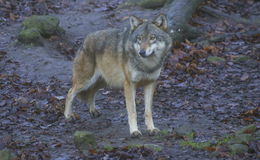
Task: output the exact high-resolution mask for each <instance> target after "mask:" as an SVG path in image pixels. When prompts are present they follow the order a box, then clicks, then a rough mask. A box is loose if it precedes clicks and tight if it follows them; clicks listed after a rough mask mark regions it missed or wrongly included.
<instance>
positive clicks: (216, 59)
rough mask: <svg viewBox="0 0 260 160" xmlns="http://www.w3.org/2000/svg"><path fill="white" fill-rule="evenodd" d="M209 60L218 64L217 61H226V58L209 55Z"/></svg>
mask: <svg viewBox="0 0 260 160" xmlns="http://www.w3.org/2000/svg"><path fill="white" fill-rule="evenodd" d="M207 61H208V62H209V63H213V64H216V63H221V62H225V61H226V60H225V59H224V58H221V57H217V56H209V57H208V58H207Z"/></svg>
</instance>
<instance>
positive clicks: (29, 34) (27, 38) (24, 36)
mask: <svg viewBox="0 0 260 160" xmlns="http://www.w3.org/2000/svg"><path fill="white" fill-rule="evenodd" d="M40 39H41V34H40V32H39V30H38V29H36V28H28V29H24V30H22V31H21V32H20V33H19V34H18V40H19V41H20V42H23V43H34V44H36V43H37V44H39V43H40Z"/></svg>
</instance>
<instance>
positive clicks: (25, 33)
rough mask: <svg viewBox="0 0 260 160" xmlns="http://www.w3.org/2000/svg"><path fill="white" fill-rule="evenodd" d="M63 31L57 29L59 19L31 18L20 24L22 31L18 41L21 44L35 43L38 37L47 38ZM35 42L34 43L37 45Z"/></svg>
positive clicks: (48, 17)
mask: <svg viewBox="0 0 260 160" xmlns="http://www.w3.org/2000/svg"><path fill="white" fill-rule="evenodd" d="M64 32H65V31H64V30H63V29H62V28H61V27H59V19H58V18H57V17H54V16H48V15H47V16H36V15H34V16H31V17H28V18H26V19H25V20H24V21H23V23H22V30H21V31H20V33H19V35H18V40H19V41H20V42H22V43H35V39H37V38H38V41H39V37H40V38H41V37H44V38H49V37H51V36H52V35H58V34H61V33H64ZM38 41H36V43H38Z"/></svg>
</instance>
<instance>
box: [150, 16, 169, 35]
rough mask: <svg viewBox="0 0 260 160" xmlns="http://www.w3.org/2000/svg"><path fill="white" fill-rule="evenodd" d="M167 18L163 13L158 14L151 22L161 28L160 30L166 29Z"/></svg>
mask: <svg viewBox="0 0 260 160" xmlns="http://www.w3.org/2000/svg"><path fill="white" fill-rule="evenodd" d="M167 23H168V22H167V18H166V16H165V15H164V14H160V15H159V16H158V17H156V18H155V20H154V21H153V24H155V25H156V26H157V27H159V28H161V29H162V30H164V31H166V30H167V27H168V26H167Z"/></svg>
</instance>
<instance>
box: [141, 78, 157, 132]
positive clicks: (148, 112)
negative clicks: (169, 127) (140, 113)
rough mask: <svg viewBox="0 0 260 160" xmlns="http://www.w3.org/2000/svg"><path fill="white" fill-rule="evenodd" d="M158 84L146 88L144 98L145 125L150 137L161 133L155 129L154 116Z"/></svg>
mask: <svg viewBox="0 0 260 160" xmlns="http://www.w3.org/2000/svg"><path fill="white" fill-rule="evenodd" d="M155 85H156V82H152V83H149V84H147V85H146V86H145V87H144V98H145V113H144V117H145V124H146V126H147V129H148V131H149V134H150V135H154V134H157V133H159V131H160V130H159V129H158V128H155V127H154V123H153V116H152V104H153V94H154V89H155Z"/></svg>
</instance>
